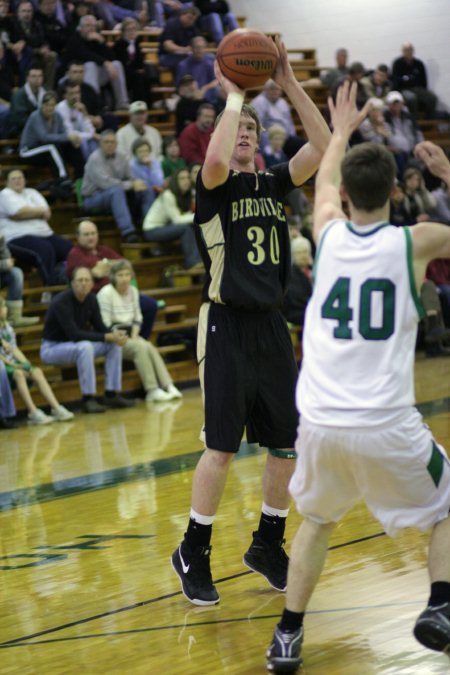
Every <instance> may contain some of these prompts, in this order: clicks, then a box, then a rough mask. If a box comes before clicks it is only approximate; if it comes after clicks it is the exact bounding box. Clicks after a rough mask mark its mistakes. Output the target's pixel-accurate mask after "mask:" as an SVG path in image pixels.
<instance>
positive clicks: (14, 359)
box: [0, 296, 74, 424]
mask: <svg viewBox="0 0 450 675" xmlns="http://www.w3.org/2000/svg"><path fill="white" fill-rule="evenodd" d="M7 317H8V308H7V306H6V302H5V300H4V299H3V298H2V297H1V296H0V360H1V361H3V363H4V364H5V368H6V372H7V374H8V377H9V380H10V382H11V384H12V385H15V386H16V387H17V391H18V392H19V396H20V398H21V399H22V401H23V402H24V403H25V406H26V408H27V410H28V424H50V423H51V422H65V421H66V420H71V419H72V418H73V416H74V415H73V413H71V412H70V411H69V410H67V408H65V407H64V406H62V405H61V404H60V403H58V401H57V399H56V397H55V395H54V393H53V391H52V389H51V387H50V385H49V383H48V382H47V379H46V377H45V375H44V373H43V372H42V370H41V368H37V367H36V366H33V365H31V363H30V362H29V361H28V359H27V358H26V356H25V355H24V354H23V352H21V351H20V349H19V348H18V347H17V341H16V334H15V332H14V330H13V328H12V326H11V325H10V324H9V323H8V321H7ZM29 381H31V382H34V383H36V384H37V386H38V389H39V391H40V393H41V394H42V396H43V397H44V398H45V400H46V401H47V403H48V404H49V405H50V407H51V412H50V415H46V414H45V413H44V412H43V411H42V410H40V409H39V408H37V407H36V406H35V404H34V403H33V399H32V398H31V394H30V391H29V389H28V384H27V383H28V382H29Z"/></svg>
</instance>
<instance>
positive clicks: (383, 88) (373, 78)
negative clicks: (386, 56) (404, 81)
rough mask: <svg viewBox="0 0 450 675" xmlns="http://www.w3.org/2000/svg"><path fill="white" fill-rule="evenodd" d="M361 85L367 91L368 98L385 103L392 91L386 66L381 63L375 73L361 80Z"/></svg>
mask: <svg viewBox="0 0 450 675" xmlns="http://www.w3.org/2000/svg"><path fill="white" fill-rule="evenodd" d="M361 84H362V85H363V87H364V89H365V92H366V94H367V98H380V99H383V101H384V99H385V98H386V96H387V95H388V93H389V92H390V90H391V83H390V82H389V74H388V67H387V66H386V64H384V63H380V65H379V66H377V67H376V68H375V70H374V71H373V73H371V74H370V75H367V76H366V77H363V78H362V79H361Z"/></svg>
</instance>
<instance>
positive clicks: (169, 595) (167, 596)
mask: <svg viewBox="0 0 450 675" xmlns="http://www.w3.org/2000/svg"><path fill="white" fill-rule="evenodd" d="M382 535H384V532H378V533H377V534H373V535H371V536H368V537H363V538H362V539H352V540H351V541H347V542H344V543H342V544H337V545H336V546H332V547H330V548H329V549H328V550H330V551H331V550H334V549H336V548H343V547H345V546H352V545H353V544H359V543H360V542H362V541H367V540H369V539H375V538H377V537H380V536H382ZM248 574H252V572H251V571H250V570H249V571H248V572H238V574H232V575H231V576H229V577H222V578H221V579H217V580H216V581H214V583H215V584H221V583H223V582H224V581H230V580H233V579H239V578H240V577H245V576H247V575H248ZM179 595H182V591H175V592H174V593H167V594H165V595H160V596H158V597H157V598H151V599H150V600H142V601H141V602H136V603H134V604H132V605H127V606H126V607H119V608H118V609H113V610H111V611H109V612H102V613H101V614H95V615H94V616H88V617H86V618H84V619H78V620H77V621H71V622H70V623H65V624H62V625H61V626H56V627H55V628H46V629H45V630H41V631H38V632H37V633H32V634H31V635H25V636H24V637H19V638H14V639H13V640H7V641H6V642H1V643H0V648H2V647H9V646H13V645H16V644H18V643H20V642H24V641H25V640H32V639H34V638H37V637H41V636H43V635H49V634H50V633H56V632H57V631H60V630H64V629H65V628H73V627H74V626H80V625H82V624H83V623H88V622H90V621H96V620H97V619H103V618H105V617H106V616H112V615H114V614H121V613H122V612H127V611H129V610H131V609H137V608H138V607H144V606H146V605H151V604H154V603H155V602H160V601H161V600H169V599H170V598H175V597H177V596H179Z"/></svg>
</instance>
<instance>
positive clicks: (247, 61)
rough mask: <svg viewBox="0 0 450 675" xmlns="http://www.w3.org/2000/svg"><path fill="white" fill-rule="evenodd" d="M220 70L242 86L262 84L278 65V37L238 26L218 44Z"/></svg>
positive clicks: (246, 87)
mask: <svg viewBox="0 0 450 675" xmlns="http://www.w3.org/2000/svg"><path fill="white" fill-rule="evenodd" d="M216 57H217V60H218V62H219V66H220V70H221V71H222V73H223V74H224V75H225V77H227V78H228V79H229V80H231V81H232V82H234V84H237V85H238V87H240V88H241V89H251V88H252V87H261V86H262V85H263V84H265V83H266V82H267V80H269V79H270V78H271V77H272V75H273V73H274V70H275V68H276V65H277V61H278V51H277V48H276V46H275V43H274V41H273V40H272V39H271V38H269V37H267V35H264V33H260V32H259V31H257V30H251V29H249V28H237V29H236V30H234V31H232V32H231V33H229V34H228V35H226V36H225V37H224V39H223V40H222V41H221V42H220V44H219V46H218V48H217V55H216Z"/></svg>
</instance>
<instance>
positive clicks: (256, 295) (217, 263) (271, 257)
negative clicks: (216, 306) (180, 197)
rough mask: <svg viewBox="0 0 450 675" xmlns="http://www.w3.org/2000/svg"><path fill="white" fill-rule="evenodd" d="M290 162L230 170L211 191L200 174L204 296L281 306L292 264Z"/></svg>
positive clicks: (198, 226) (237, 304) (257, 306)
mask: <svg viewBox="0 0 450 675" xmlns="http://www.w3.org/2000/svg"><path fill="white" fill-rule="evenodd" d="M294 187H295V186H294V184H293V183H292V180H291V177H290V174H289V165H288V164H287V163H283V164H278V165H276V166H273V167H271V168H270V169H269V170H267V171H260V172H258V173H244V172H240V171H234V170H233V169H232V170H230V173H229V176H228V179H227V180H226V181H225V183H223V184H222V185H219V186H218V187H216V188H214V189H213V190H207V189H206V188H205V186H204V185H203V181H202V177H201V171H200V173H199V175H198V177H197V192H196V201H197V203H196V210H195V219H194V227H195V231H196V237H197V243H198V246H199V250H200V254H201V256H202V259H203V262H204V264H205V268H206V272H207V279H206V284H205V288H204V300H209V301H212V302H217V303H220V304H225V305H230V306H232V307H234V308H236V309H247V310H251V311H264V310H271V309H275V308H278V307H280V306H281V304H282V301H283V297H284V294H285V292H286V289H287V285H288V282H289V275H290V269H291V256H290V242H289V232H288V226H287V221H286V214H285V211H284V207H283V201H284V198H285V196H286V194H287V193H288V192H290V191H291V190H292V189H293V188H294Z"/></svg>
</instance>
